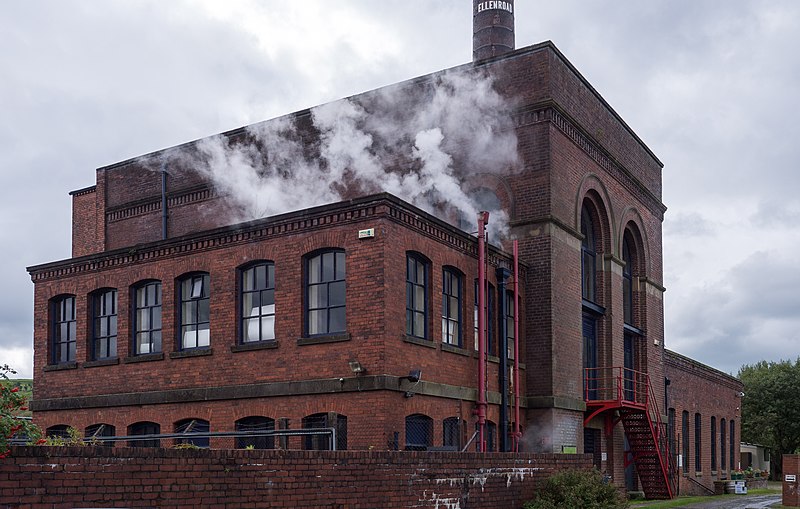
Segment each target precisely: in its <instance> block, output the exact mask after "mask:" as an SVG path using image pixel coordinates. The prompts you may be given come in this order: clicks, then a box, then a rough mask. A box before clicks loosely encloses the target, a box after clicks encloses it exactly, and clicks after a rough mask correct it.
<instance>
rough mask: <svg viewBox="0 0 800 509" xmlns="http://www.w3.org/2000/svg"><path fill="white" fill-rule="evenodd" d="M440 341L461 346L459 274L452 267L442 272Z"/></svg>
mask: <svg viewBox="0 0 800 509" xmlns="http://www.w3.org/2000/svg"><path fill="white" fill-rule="evenodd" d="M442 342H443V343H447V344H448V345H455V346H461V276H460V275H459V274H458V273H457V272H456V271H454V270H453V269H444V272H443V273H442Z"/></svg>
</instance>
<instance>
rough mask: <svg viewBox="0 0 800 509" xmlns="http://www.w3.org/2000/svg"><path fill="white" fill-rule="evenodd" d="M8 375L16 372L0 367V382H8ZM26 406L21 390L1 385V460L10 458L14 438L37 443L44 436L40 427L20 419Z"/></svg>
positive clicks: (6, 367) (4, 366) (5, 366)
mask: <svg viewBox="0 0 800 509" xmlns="http://www.w3.org/2000/svg"><path fill="white" fill-rule="evenodd" d="M7 373H10V374H12V375H13V374H14V373H15V371H14V370H13V369H11V368H10V367H8V366H7V365H5V364H3V365H0V380H8V374H7ZM26 404H27V402H26V399H25V397H24V396H23V395H22V394H21V393H20V392H19V389H17V388H16V387H11V386H8V385H6V384H3V383H0V459H2V458H5V457H6V456H8V454H9V452H10V450H9V444H10V442H11V439H12V438H14V437H18V438H19V437H24V438H25V439H26V440H28V441H29V442H34V443H35V442H37V441H38V440H39V439H40V437H41V436H42V433H41V430H39V427H38V426H36V425H35V424H33V423H32V422H30V421H27V420H24V419H20V418H19V413H20V412H22V411H25V410H27V406H26Z"/></svg>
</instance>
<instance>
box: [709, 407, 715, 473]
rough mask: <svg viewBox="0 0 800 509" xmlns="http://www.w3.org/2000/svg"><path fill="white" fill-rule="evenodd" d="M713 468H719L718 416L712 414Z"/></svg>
mask: <svg viewBox="0 0 800 509" xmlns="http://www.w3.org/2000/svg"><path fill="white" fill-rule="evenodd" d="M709 431H711V439H710V440H711V442H710V443H711V470H716V469H717V418H716V417H714V416H713V415H712V416H711V426H710V430H709Z"/></svg>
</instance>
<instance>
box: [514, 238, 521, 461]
mask: <svg viewBox="0 0 800 509" xmlns="http://www.w3.org/2000/svg"><path fill="white" fill-rule="evenodd" d="M513 245H514V450H515V451H516V452H519V442H520V439H521V438H522V433H521V432H520V427H519V243H518V242H517V240H514V244H513Z"/></svg>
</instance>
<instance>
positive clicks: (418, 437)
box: [405, 414, 433, 451]
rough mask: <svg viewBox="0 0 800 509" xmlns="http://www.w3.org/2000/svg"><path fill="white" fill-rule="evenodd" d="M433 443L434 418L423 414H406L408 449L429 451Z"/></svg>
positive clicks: (406, 447)
mask: <svg viewBox="0 0 800 509" xmlns="http://www.w3.org/2000/svg"><path fill="white" fill-rule="evenodd" d="M432 445H433V419H431V418H430V417H428V416H427V415H423V414H411V415H408V416H406V446H405V449H406V450H407V451H427V450H428V447H431V446H432Z"/></svg>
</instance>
